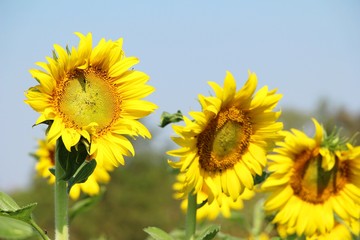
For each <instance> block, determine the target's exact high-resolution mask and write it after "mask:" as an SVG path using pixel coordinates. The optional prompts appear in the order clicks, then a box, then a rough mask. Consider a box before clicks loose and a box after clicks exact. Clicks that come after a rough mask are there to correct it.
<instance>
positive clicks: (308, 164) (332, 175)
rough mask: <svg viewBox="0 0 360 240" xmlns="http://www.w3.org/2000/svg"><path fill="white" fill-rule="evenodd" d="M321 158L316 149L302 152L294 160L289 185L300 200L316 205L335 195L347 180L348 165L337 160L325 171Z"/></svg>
mask: <svg viewBox="0 0 360 240" xmlns="http://www.w3.org/2000/svg"><path fill="white" fill-rule="evenodd" d="M321 162H322V156H321V155H320V154H319V151H318V149H315V150H314V151H304V152H303V153H301V154H299V155H298V156H297V158H296V162H295V165H294V173H293V176H292V177H291V180H290V185H291V187H292V188H293V190H294V193H295V195H297V196H298V197H300V198H301V199H302V200H304V201H307V202H310V203H314V204H318V203H323V202H325V201H326V200H327V199H328V198H330V197H331V196H332V195H335V194H337V193H338V192H339V191H340V190H341V189H342V188H343V187H344V185H345V183H346V182H347V178H348V165H347V164H346V163H342V162H340V161H339V160H338V159H337V158H336V160H335V166H334V167H333V168H332V169H331V170H329V171H325V170H324V169H323V168H322V167H321Z"/></svg>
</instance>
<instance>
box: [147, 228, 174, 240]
mask: <svg viewBox="0 0 360 240" xmlns="http://www.w3.org/2000/svg"><path fill="white" fill-rule="evenodd" d="M144 231H145V232H146V233H147V234H149V235H150V236H151V237H152V238H153V239H155V240H173V238H172V237H171V236H170V235H169V234H168V233H166V232H165V231H163V230H161V229H160V228H157V227H147V228H144Z"/></svg>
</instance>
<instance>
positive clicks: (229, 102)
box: [168, 72, 283, 203]
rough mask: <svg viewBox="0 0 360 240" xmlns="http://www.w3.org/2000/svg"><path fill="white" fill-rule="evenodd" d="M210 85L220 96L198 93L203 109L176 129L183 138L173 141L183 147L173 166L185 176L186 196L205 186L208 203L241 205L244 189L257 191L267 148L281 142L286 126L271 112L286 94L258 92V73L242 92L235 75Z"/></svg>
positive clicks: (171, 163)
mask: <svg viewBox="0 0 360 240" xmlns="http://www.w3.org/2000/svg"><path fill="white" fill-rule="evenodd" d="M209 85H210V86H211V87H212V88H213V90H214V92H215V94H216V95H215V96H209V97H205V96H203V95H199V101H200V104H201V107H202V111H201V112H190V113H189V114H190V116H191V117H192V118H193V119H194V120H190V119H189V118H187V117H184V122H185V126H176V125H175V126H173V129H174V131H175V132H176V133H177V134H178V135H179V136H178V137H173V138H172V139H173V140H174V142H175V143H177V144H178V145H180V147H181V148H180V149H176V150H171V151H169V152H168V154H169V155H171V156H176V157H180V161H178V162H172V161H169V163H170V165H171V166H172V167H174V168H177V169H180V172H181V173H183V174H185V181H184V183H183V187H182V189H181V190H180V192H182V197H185V196H187V195H188V194H189V193H194V194H195V193H198V192H199V191H201V190H202V189H204V188H206V189H209V203H212V201H213V200H214V199H218V198H219V196H221V195H222V193H224V194H225V195H226V196H230V197H231V198H232V199H233V201H236V200H237V199H238V197H239V196H240V195H241V194H242V193H243V191H244V189H245V188H248V189H252V188H253V185H254V180H253V178H254V176H255V175H256V174H257V175H261V174H262V171H263V168H264V166H265V164H266V154H267V150H269V149H270V148H271V147H273V145H274V141H278V140H280V139H281V136H280V134H279V131H280V130H281V129H282V126H283V125H282V123H280V122H276V120H277V119H278V117H279V115H280V112H273V111H272V110H273V109H274V108H275V106H276V105H277V103H278V101H279V100H280V98H281V95H280V94H276V90H270V91H269V90H268V88H267V86H265V87H263V88H261V89H260V90H259V91H258V92H257V93H256V94H254V92H255V89H256V86H257V78H256V75H255V74H254V73H249V79H248V80H247V82H246V83H245V85H244V86H243V87H242V88H241V89H240V90H239V91H236V82H235V79H234V78H233V76H232V75H231V73H230V72H227V74H226V77H225V81H224V87H223V88H222V87H220V86H219V85H218V84H217V83H215V82H209ZM218 200H219V199H218Z"/></svg>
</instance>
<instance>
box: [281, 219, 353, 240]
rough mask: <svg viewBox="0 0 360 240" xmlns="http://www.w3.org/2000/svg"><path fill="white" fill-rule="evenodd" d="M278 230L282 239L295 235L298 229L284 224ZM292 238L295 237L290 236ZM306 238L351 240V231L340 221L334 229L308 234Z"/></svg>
mask: <svg viewBox="0 0 360 240" xmlns="http://www.w3.org/2000/svg"><path fill="white" fill-rule="evenodd" d="M277 231H278V233H279V235H280V237H281V238H282V239H287V237H288V236H294V234H295V232H296V229H295V228H287V227H285V226H283V225H278V226H277ZM290 239H293V238H291V237H290ZM305 239H306V240H326V239H341V240H351V239H352V236H351V231H350V229H349V228H348V227H347V226H346V225H344V224H341V223H339V222H335V224H334V227H333V229H331V230H330V231H329V232H326V233H324V234H315V235H312V236H307V237H306V238H305Z"/></svg>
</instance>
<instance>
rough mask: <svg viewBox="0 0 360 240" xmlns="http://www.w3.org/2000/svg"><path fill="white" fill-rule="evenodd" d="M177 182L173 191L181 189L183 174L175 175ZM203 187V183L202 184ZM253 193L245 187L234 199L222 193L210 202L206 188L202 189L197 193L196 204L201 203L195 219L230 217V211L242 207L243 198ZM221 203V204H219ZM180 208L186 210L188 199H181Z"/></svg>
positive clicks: (178, 196) (245, 198)
mask: <svg viewBox="0 0 360 240" xmlns="http://www.w3.org/2000/svg"><path fill="white" fill-rule="evenodd" d="M177 180H178V181H177V182H175V183H174V185H173V188H174V190H175V191H177V190H181V188H182V185H183V182H184V180H185V175H184V174H179V175H178V176H177ZM204 187H205V185H204ZM254 195H255V192H254V191H252V190H248V189H245V190H244V192H243V194H242V195H241V196H240V197H238V199H237V200H236V201H233V200H232V198H230V197H228V196H226V195H225V194H222V195H221V197H219V201H213V202H212V203H209V202H208V189H202V190H201V191H199V192H198V193H197V200H196V201H197V205H202V206H201V208H199V209H197V211H196V219H197V221H202V220H205V219H207V220H210V221H212V220H215V219H216V218H217V217H218V216H219V215H220V214H221V215H222V216H223V217H224V218H230V217H231V212H232V211H233V210H240V209H242V208H243V207H244V200H249V199H251V198H252V197H253V196H254ZM174 197H175V198H180V197H181V193H180V194H177V193H175V195H174ZM220 203H221V204H220ZM180 206H181V209H182V210H183V211H184V212H186V211H187V207H188V199H183V200H182V202H181V205H180Z"/></svg>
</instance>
